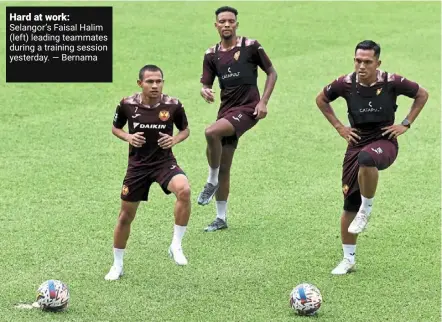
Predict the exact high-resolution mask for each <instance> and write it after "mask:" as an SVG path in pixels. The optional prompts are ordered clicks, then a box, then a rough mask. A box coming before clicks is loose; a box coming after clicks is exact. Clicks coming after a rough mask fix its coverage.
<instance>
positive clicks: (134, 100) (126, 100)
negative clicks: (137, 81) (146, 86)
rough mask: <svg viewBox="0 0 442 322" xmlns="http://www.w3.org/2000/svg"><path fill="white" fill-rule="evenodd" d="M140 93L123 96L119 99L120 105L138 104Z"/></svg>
mask: <svg viewBox="0 0 442 322" xmlns="http://www.w3.org/2000/svg"><path fill="white" fill-rule="evenodd" d="M140 95H141V93H133V94H132V95H130V96H125V97H123V98H122V99H121V101H120V105H130V104H138V103H139V100H140Z"/></svg>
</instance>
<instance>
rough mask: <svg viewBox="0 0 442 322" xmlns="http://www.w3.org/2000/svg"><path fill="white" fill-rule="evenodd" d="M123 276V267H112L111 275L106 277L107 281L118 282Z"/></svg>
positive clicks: (108, 274)
mask: <svg viewBox="0 0 442 322" xmlns="http://www.w3.org/2000/svg"><path fill="white" fill-rule="evenodd" d="M121 276H123V267H119V266H115V265H112V267H111V269H110V271H109V273H107V275H106V276H105V277H104V279H105V280H106V281H116V280H118V279H120V277H121Z"/></svg>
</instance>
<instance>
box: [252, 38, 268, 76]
mask: <svg viewBox="0 0 442 322" xmlns="http://www.w3.org/2000/svg"><path fill="white" fill-rule="evenodd" d="M250 50H251V55H250V56H251V60H252V62H253V63H255V64H256V65H258V66H259V67H260V68H261V69H262V70H263V71H264V72H267V71H268V70H269V68H270V67H272V62H271V60H270V58H269V56H267V53H266V52H265V50H264V48H263V47H262V45H261V44H260V43H259V42H258V41H257V40H255V41H254V42H253V44H252V45H250Z"/></svg>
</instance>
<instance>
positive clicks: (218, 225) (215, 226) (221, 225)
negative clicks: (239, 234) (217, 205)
mask: <svg viewBox="0 0 442 322" xmlns="http://www.w3.org/2000/svg"><path fill="white" fill-rule="evenodd" d="M225 228H227V222H226V221H224V220H222V219H221V218H218V217H217V218H216V219H215V220H214V221H213V222H212V223H211V224H210V225H209V226H207V227H206V228H204V231H207V232H210V231H215V230H220V229H225Z"/></svg>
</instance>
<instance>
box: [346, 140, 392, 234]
mask: <svg viewBox="0 0 442 322" xmlns="http://www.w3.org/2000/svg"><path fill="white" fill-rule="evenodd" d="M396 156H397V146H396V145H395V144H394V143H393V142H391V141H388V140H379V141H376V142H373V143H370V144H369V145H367V146H366V147H364V148H363V149H362V150H361V152H359V155H358V164H359V172H358V183H359V188H360V193H361V206H360V208H359V210H358V213H357V215H356V217H355V219H354V220H353V222H352V223H351V225H350V227H349V228H348V231H349V232H350V233H352V234H360V233H361V232H362V231H363V230H364V229H365V227H366V226H367V223H368V220H369V218H370V215H371V211H372V207H373V201H374V196H375V194H376V188H377V184H378V180H379V171H380V170H384V169H387V168H388V167H389V166H390V165H391V164H393V162H394V161H395V159H396Z"/></svg>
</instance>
